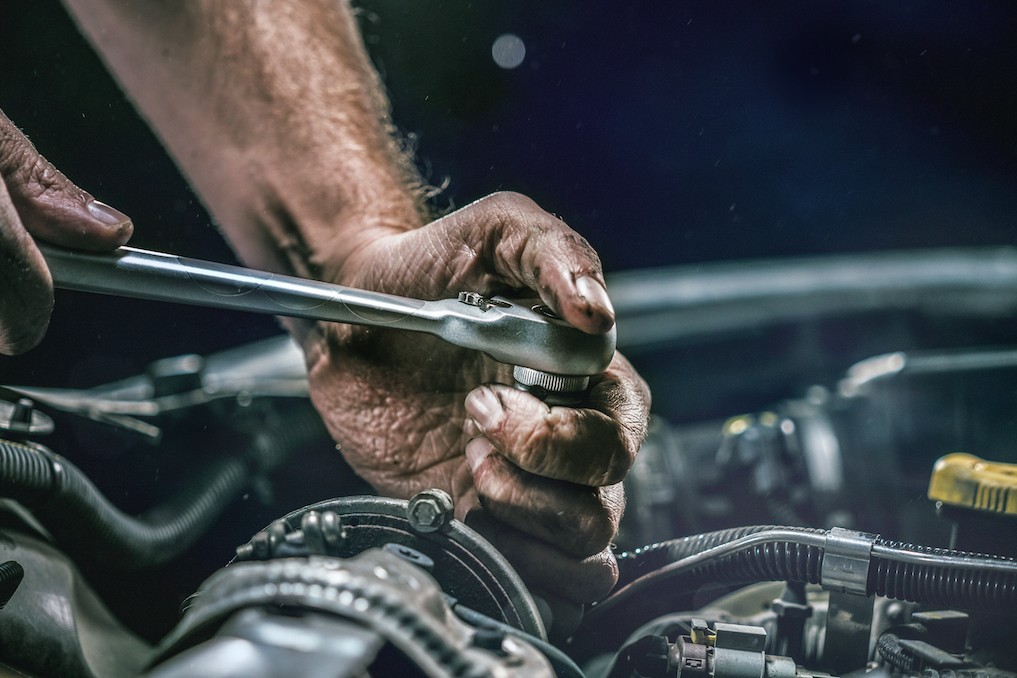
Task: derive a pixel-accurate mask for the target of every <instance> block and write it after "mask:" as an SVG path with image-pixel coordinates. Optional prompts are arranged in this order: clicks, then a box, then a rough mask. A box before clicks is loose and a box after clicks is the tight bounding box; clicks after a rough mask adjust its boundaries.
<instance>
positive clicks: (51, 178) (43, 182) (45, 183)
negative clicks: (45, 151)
mask: <svg viewBox="0 0 1017 678" xmlns="http://www.w3.org/2000/svg"><path fill="white" fill-rule="evenodd" d="M21 179H22V182H23V188H22V191H23V193H24V194H25V196H26V197H29V198H39V197H41V196H43V195H45V194H47V193H54V192H58V191H63V190H64V189H66V188H67V186H68V184H69V183H70V182H68V181H67V178H66V177H64V175H63V174H61V173H60V172H59V171H58V170H57V168H55V167H53V165H52V163H50V162H49V161H48V160H46V159H45V158H44V157H42V156H41V155H35V156H34V157H32V158H28V159H27V162H26V163H25V164H24V165H23V166H22V174H21Z"/></svg>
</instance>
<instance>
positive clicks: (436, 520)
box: [406, 489, 453, 533]
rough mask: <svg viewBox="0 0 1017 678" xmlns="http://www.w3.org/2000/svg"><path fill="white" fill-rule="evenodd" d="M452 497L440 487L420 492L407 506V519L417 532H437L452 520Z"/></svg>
mask: <svg viewBox="0 0 1017 678" xmlns="http://www.w3.org/2000/svg"><path fill="white" fill-rule="evenodd" d="M452 509H453V505H452V497H450V496H449V495H448V493H447V492H445V491H443V490H439V489H430V490H424V491H423V492H420V493H418V494H416V495H414V497H413V498H412V499H410V503H409V504H408V505H407V506H406V519H407V520H409V522H410V527H411V528H413V530H415V531H416V532H421V533H427V532H437V531H438V530H440V529H442V528H443V527H447V526H448V524H449V522H450V521H451V520H452Z"/></svg>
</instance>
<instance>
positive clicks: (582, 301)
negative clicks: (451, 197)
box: [445, 192, 615, 334]
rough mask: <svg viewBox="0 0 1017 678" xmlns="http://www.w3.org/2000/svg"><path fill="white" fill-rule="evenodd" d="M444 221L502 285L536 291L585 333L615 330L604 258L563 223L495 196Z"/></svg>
mask: <svg viewBox="0 0 1017 678" xmlns="http://www.w3.org/2000/svg"><path fill="white" fill-rule="evenodd" d="M445 219H447V220H449V221H450V222H451V223H452V224H453V225H454V227H455V228H456V229H457V230H458V231H459V234H458V235H459V237H460V238H461V239H462V241H463V242H464V243H468V244H470V246H471V247H477V246H478V244H479V252H478V254H479V255H480V257H481V258H482V261H481V264H482V265H483V266H484V267H485V268H487V269H488V270H489V271H490V272H492V273H493V274H494V277H495V278H496V279H497V280H498V282H500V283H502V284H503V285H506V286H509V287H515V288H528V289H532V290H534V291H536V292H537V293H538V294H539V295H540V298H541V300H543V301H544V303H546V304H547V305H548V306H550V307H551V308H553V309H554V310H555V311H556V312H557V313H558V314H559V315H560V316H561V317H562V318H564V319H565V320H566V321H567V322H569V323H571V324H572V325H574V326H576V327H578V328H579V329H581V330H583V331H584V332H588V333H590V334H600V333H604V332H607V331H609V330H610V329H611V328H612V327H613V326H614V317H615V316H614V307H613V306H612V304H611V299H610V298H609V297H608V295H607V287H606V285H605V284H604V273H603V268H602V266H601V263H600V257H598V256H597V253H596V251H594V249H593V247H591V246H590V243H589V242H587V241H586V239H585V238H583V237H582V236H581V235H579V234H578V233H577V232H575V231H574V230H572V229H571V228H569V227H568V225H566V224H565V222H564V221H562V220H561V219H559V218H557V217H555V216H554V215H552V214H550V213H548V212H546V211H544V210H543V209H541V208H540V207H539V206H538V205H537V204H536V203H535V202H533V201H532V200H530V199H529V198H527V197H525V196H523V195H520V194H518V193H508V192H505V193H495V194H493V195H490V196H487V197H486V198H482V199H481V200H478V201H477V202H475V203H472V204H470V205H467V206H466V207H464V208H462V209H461V210H459V211H457V212H454V213H452V214H450V215H448V216H447V217H445Z"/></svg>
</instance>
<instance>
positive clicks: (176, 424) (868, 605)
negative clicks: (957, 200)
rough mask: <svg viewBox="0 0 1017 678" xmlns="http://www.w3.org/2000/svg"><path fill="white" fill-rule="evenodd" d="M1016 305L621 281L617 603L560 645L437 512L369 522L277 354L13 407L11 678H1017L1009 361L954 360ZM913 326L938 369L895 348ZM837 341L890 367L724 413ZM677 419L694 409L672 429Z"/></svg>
mask: <svg viewBox="0 0 1017 678" xmlns="http://www.w3.org/2000/svg"><path fill="white" fill-rule="evenodd" d="M1014 281H1017V254H1015V253H1014V252H1013V251H1011V250H1007V249H992V250H938V251H926V252H909V253H897V254H889V255H887V254H874V255H858V256H841V257H833V258H826V259H809V260H785V261H770V262H755V263H752V262H750V263H740V264H731V265H728V264H715V265H710V266H705V267H703V266H700V267H696V268H694V269H692V268H676V269H666V270H665V269H659V270H644V271H636V272H632V273H630V274H617V275H615V276H614V278H613V279H611V280H610V281H609V284H610V286H611V289H612V290H613V294H614V297H615V300H616V305H617V309H618V314H619V345H620V348H621V349H622V350H623V351H625V352H626V353H627V354H629V355H631V356H633V359H634V361H635V362H636V363H637V365H638V366H639V368H640V370H641V371H642V372H643V373H644V374H647V375H648V377H649V379H650V381H651V383H652V384H653V387H654V391H655V396H657V398H656V400H657V403H658V405H657V409H658V412H657V415H656V416H655V418H654V421H653V425H652V427H651V433H650V436H649V437H648V439H647V440H646V442H645V444H644V447H643V449H642V451H641V453H640V456H639V458H638V460H637V463H636V466H635V467H634V468H633V470H632V472H631V473H630V475H629V477H628V479H627V481H626V483H627V495H628V497H629V505H628V509H627V513H626V517H625V519H624V520H623V523H622V527H621V531H620V533H619V535H618V539H617V558H618V562H619V569H620V581H619V583H618V586H617V587H616V589H615V590H614V592H613V593H612V594H611V595H610V596H608V597H607V598H606V599H605V600H603V601H600V602H599V603H597V604H595V605H592V606H589V607H588V609H587V610H586V611H585V614H584V618H583V621H582V623H581V625H580V626H579V628H578V629H577V630H576V631H575V632H574V633H572V634H570V635H569V636H568V637H564V638H554V637H552V638H548V634H547V632H546V630H545V628H546V625H545V621H546V609H545V607H544V606H543V605H542V603H541V601H539V600H537V599H535V598H534V597H533V596H532V595H531V593H530V592H529V591H528V590H527V588H526V586H525V584H524V583H523V582H522V581H521V580H520V578H519V577H518V575H517V574H516V573H515V572H514V571H513V569H512V567H511V566H510V565H509V564H508V562H507V561H506V559H505V557H504V556H503V554H501V553H499V552H498V551H497V550H496V549H495V548H494V547H492V546H491V545H490V544H489V543H488V542H487V541H486V540H485V539H484V538H483V537H482V536H481V535H480V534H478V533H477V532H476V531H474V530H473V529H471V528H470V527H468V526H466V525H465V524H463V523H461V522H460V521H458V520H456V519H454V518H453V517H452V510H453V506H452V503H451V500H450V498H449V497H448V495H447V494H445V493H444V492H442V491H441V490H437V489H434V490H425V491H423V492H421V493H419V494H417V495H416V496H414V497H412V498H411V499H409V500H408V501H404V500H396V499H391V498H386V497H380V496H376V495H374V494H373V493H372V492H371V491H370V488H368V487H367V486H366V485H365V484H364V483H363V482H362V481H360V480H359V479H358V478H357V477H356V476H355V475H354V474H353V473H352V471H351V470H349V468H348V467H346V466H345V463H344V462H343V460H342V457H341V455H340V454H339V452H338V451H337V450H336V448H335V445H334V443H333V442H332V441H331V440H330V438H329V436H328V435H327V433H326V431H325V429H324V427H323V426H322V424H321V422H320V421H319V419H318V417H317V415H316V414H315V412H314V410H313V408H312V407H311V405H310V403H309V401H308V399H307V397H306V395H307V384H306V379H305V375H304V368H303V362H302V357H301V355H300V353H299V350H298V349H297V348H296V347H295V346H294V345H293V344H292V343H291V342H290V340H289V339H288V338H285V337H277V338H269V339H266V340H263V341H259V342H255V343H253V344H247V345H243V346H239V347H236V348H233V349H229V350H226V351H222V352H217V353H213V354H210V355H206V356H199V355H183V356H176V357H170V358H166V359H162V360H158V361H156V362H155V363H153V364H152V365H150V366H149V368H148V369H147V370H146V371H145V373H144V374H140V375H137V376H134V377H130V378H127V379H122V380H119V381H115V382H112V383H107V384H102V385H97V386H94V387H91V388H88V389H70V388H66V389H64V388H53V387H39V386H30V385H9V386H5V387H3V391H2V393H0V438H2V441H0V488H2V490H0V494H2V496H3V507H2V513H0V520H2V524H0V550H2V554H0V556H2V558H0V561H2V564H0V602H2V603H3V609H2V611H0V666H2V670H0V673H3V674H4V675H39V676H44V675H61V676H125V675H126V676H130V675H148V676H163V677H168V676H234V675H245V676H274V675H282V674H291V675H300V676H304V675H307V676H365V675H375V676H389V675H399V676H415V675H421V676H488V675H491V676H527V677H529V676H544V675H546V676H584V675H585V676H611V677H622V676H647V677H649V676H653V677H657V676H660V677H664V676H683V677H684V678H706V677H715V678H742V677H749V676H752V677H766V676H770V677H771V678H793V677H795V676H831V675H837V676H839V675H849V674H850V675H863V674H873V675H878V676H883V675H886V676H918V675H921V676H929V677H930V678H932V677H937V676H944V677H946V676H951V677H953V676H958V677H960V676H964V677H967V676H972V677H973V676H1013V675H1017V673H1015V672H1017V651H1015V648H1014V646H1013V643H1012V642H1010V641H1011V639H1012V638H1013V637H1014V631H1013V628H1014V622H1015V620H1017V562H1015V561H1014V560H1013V558H1014V557H1015V555H1017V553H1015V552H1017V539H1015V537H1017V530H1015V526H1017V466H1015V465H1013V464H1012V462H1014V461H1017V459H1015V456H1017V453H1015V452H1014V450H1015V449H1017V448H1015V445H1014V443H1015V438H1017V426H1015V423H1014V422H1015V421H1017V420H1015V419H1014V416H1013V412H1014V411H1017V410H1015V405H1017V403H1015V402H1014V401H1015V393H1017V391H1015V389H1014V388H1013V384H1014V379H1015V376H1017V374H1015V370H1017V349H1012V348H1007V347H1005V346H961V345H956V343H952V342H951V341H950V337H951V335H950V331H949V328H950V327H952V326H953V325H954V324H956V323H964V324H965V326H966V327H968V328H971V327H975V326H986V325H987V324H992V323H996V322H1001V321H1000V319H1001V318H1006V317H1007V316H1008V314H1010V313H1012V310H1013V309H1012V306H1013V303H1012V301H1011V299H1013V298H1017V297H1015V296H1014V294H1013V292H1014V287H1015V286H1017V285H1015V282H1014ZM888 319H889V320H888ZM932 319H935V322H938V323H940V325H938V326H939V327H940V328H941V331H938V332H933V333H926V334H924V335H923V340H924V342H925V343H926V344H928V343H931V342H935V341H943V342H944V344H945V348H938V349H937V348H934V347H931V346H918V344H919V342H907V341H905V342H903V344H904V348H905V350H896V347H895V346H894V345H893V343H894V342H899V341H900V338H901V336H902V333H901V332H900V331H899V330H900V328H901V327H907V328H910V330H914V328H916V327H925V328H928V327H930V323H932V322H933V320H932ZM844 327H863V328H865V329H866V331H867V332H868V333H869V336H868V340H867V341H863V342H858V345H856V346H853V349H854V350H856V351H861V350H870V349H872V348H876V349H877V350H879V349H882V352H877V353H875V354H874V356H873V357H869V358H866V359H862V360H856V361H854V364H853V366H852V365H851V364H847V365H843V366H841V371H842V376H841V377H840V378H839V379H834V380H830V381H828V382H826V383H822V382H814V383H812V384H811V385H809V386H807V387H806V388H804V389H802V392H801V394H800V395H797V396H795V395H793V394H791V395H789V396H788V397H785V398H783V399H781V398H779V397H778V398H773V399H771V400H770V401H769V402H768V403H764V404H763V405H761V406H760V407H759V408H758V409H757V410H756V411H751V412H748V413H746V412H744V411H742V412H738V411H734V412H726V413H725V412H723V409H724V407H725V403H727V402H728V400H726V397H727V396H729V395H730V393H729V391H730V390H731V387H730V386H725V384H732V383H736V380H735V377H736V376H737V377H738V378H739V379H741V380H742V381H743V383H744V382H745V381H748V380H749V379H750V377H751V376H752V374H753V373H754V372H753V371H754V370H755V371H756V372H755V373H759V372H760V371H761V370H762V371H765V373H766V374H768V375H769V377H768V379H767V383H768V384H770V387H771V388H772V386H773V384H777V385H780V384H782V383H799V382H801V381H802V380H803V379H808V380H811V378H812V375H813V374H819V373H821V372H822V371H823V369H827V368H829V363H835V362H836V361H838V360H840V359H842V355H841V354H840V352H838V351H834V350H829V351H811V352H802V351H800V350H797V349H796V348H795V346H796V345H798V344H800V343H801V342H802V341H814V338H815V336H816V334H817V333H818V334H820V335H822V334H824V333H826V334H831V333H832V334H836V333H838V332H843V331H844V330H843V328H844ZM888 328H896V329H895V330H892V331H888ZM772 333H778V334H779V335H780V336H783V337H784V338H785V339H786V346H785V347H784V348H785V350H784V352H783V353H782V354H781V356H782V357H781V359H780V360H778V361H777V363H779V364H777V365H773V364H769V363H768V361H767V359H766V358H765V357H764V358H759V359H758V360H756V361H755V364H753V365H744V364H736V363H737V361H735V360H732V359H729V358H725V360H724V361H720V360H712V361H707V362H708V363H709V367H710V369H711V370H712V374H714V375H715V377H716V382H715V383H714V384H713V386H712V388H711V389H708V390H704V391H703V392H702V393H698V394H693V395H692V396H680V395H679V393H680V392H681V386H680V384H681V382H682V380H683V379H687V378H688V375H689V374H690V373H691V372H692V371H693V370H695V369H697V367H696V364H698V363H701V362H702V361H703V360H704V358H703V355H708V352H709V351H710V350H713V348H710V347H716V346H727V347H728V350H725V351H724V352H725V353H726V354H727V355H728V356H731V355H748V354H750V353H751V352H750V351H748V350H747V349H746V350H743V351H734V350H731V349H730V347H732V346H742V347H743V348H744V347H745V346H747V345H749V344H753V343H758V342H760V341H761V337H767V336H768V335H769V334H772ZM803 337H804V338H805V339H803ZM810 337H811V339H809V338H810ZM771 339H772V337H770V338H769V339H767V341H770V340H771ZM679 348H681V349H683V350H685V351H687V352H688V355H686V356H684V357H683V356H680V355H679V356H676V355H675V351H676V350H678V349H679ZM788 355H794V356H797V357H796V358H795V359H790V358H787V356H788ZM803 356H804V357H803ZM810 356H811V357H810ZM817 356H818V358H817ZM817 359H818V360H820V362H821V363H822V364H819V363H817V362H816V360H817ZM771 362H772V361H771ZM820 368H823V369H820ZM784 373H786V374H789V375H792V376H793V377H794V378H793V379H790V381H787V382H783V381H781V379H780V378H779V375H781V374H784ZM677 397H688V398H694V399H697V400H698V401H699V402H702V403H704V405H703V407H702V409H701V411H700V412H699V413H698V415H697V416H696V417H688V416H685V417H684V418H682V419H678V418H676V417H673V416H669V412H668V410H669V408H670V407H671V405H672V403H673V401H674V398H677ZM759 397H760V398H762V397H769V395H765V396H759ZM741 402H745V401H744V400H743V401H741ZM686 411H687V410H686ZM294 507H302V508H297V509H295V510H294Z"/></svg>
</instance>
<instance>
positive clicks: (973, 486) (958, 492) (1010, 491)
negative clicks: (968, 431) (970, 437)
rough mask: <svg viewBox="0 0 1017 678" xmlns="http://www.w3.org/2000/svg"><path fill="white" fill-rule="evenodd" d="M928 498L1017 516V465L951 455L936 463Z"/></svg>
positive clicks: (971, 456)
mask: <svg viewBox="0 0 1017 678" xmlns="http://www.w3.org/2000/svg"><path fill="white" fill-rule="evenodd" d="M929 499H932V500H933V501H941V502H943V503H944V504H949V505H950V506H960V507H962V508H969V509H975V510H976V511H987V512H989V513H997V514H1001V515H1015V516H1017V464H1000V463H997V462H990V461H985V460H984V459H979V458H978V457H976V456H974V455H971V454H961V453H958V454H948V455H946V456H945V457H943V458H941V459H940V460H939V461H937V462H936V466H935V467H934V468H933V469H932V479H931V480H930V481H929Z"/></svg>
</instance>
